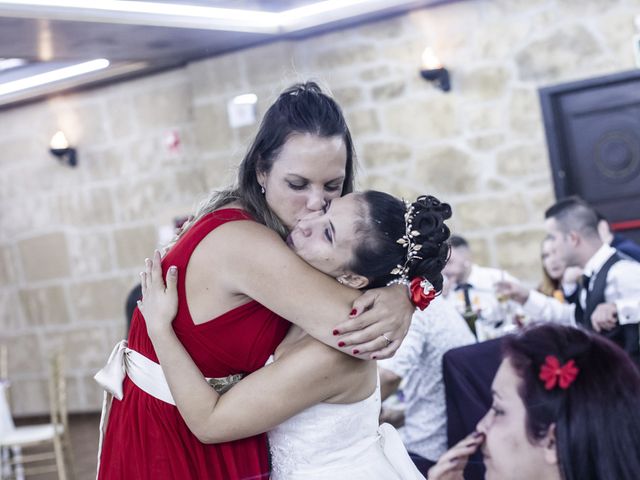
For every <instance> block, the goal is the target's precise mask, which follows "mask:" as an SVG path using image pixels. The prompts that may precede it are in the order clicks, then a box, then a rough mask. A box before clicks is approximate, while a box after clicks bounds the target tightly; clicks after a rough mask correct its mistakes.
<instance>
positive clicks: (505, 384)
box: [428, 324, 640, 480]
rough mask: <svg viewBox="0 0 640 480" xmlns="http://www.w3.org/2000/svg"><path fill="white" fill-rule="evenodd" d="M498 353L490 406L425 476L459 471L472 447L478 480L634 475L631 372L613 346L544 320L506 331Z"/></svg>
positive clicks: (590, 479)
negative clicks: (478, 457)
mask: <svg viewBox="0 0 640 480" xmlns="http://www.w3.org/2000/svg"><path fill="white" fill-rule="evenodd" d="M503 352H504V357H503V360H502V363H501V365H500V368H499V370H498V373H497V374H496V376H495V379H494V380H493V385H492V390H493V405H492V406H491V409H490V410H489V411H488V412H487V414H486V415H485V417H484V418H483V419H482V420H481V421H480V422H479V423H478V425H477V428H476V431H475V432H473V433H472V434H470V435H469V436H468V437H467V438H465V439H463V440H462V441H460V442H459V443H458V444H457V445H455V446H454V447H452V448H451V449H450V450H449V451H448V452H447V453H446V454H444V455H443V456H442V457H441V458H440V459H439V460H438V463H437V464H436V465H435V466H434V467H433V468H432V469H431V470H430V471H429V477H428V478H429V480H463V473H462V472H463V471H464V468H465V466H466V464H467V461H468V459H469V456H470V455H471V454H472V453H473V452H475V451H476V450H478V449H480V450H481V451H482V453H483V455H484V463H485V465H486V467H487V475H486V478H487V480H496V479H500V480H539V479H545V480H609V479H615V480H635V479H637V478H638V472H640V456H638V454H637V452H638V451H640V415H638V414H637V412H639V411H640V373H639V372H638V370H637V369H636V368H634V366H633V364H632V363H631V361H630V360H629V357H628V356H627V355H625V353H624V352H623V351H622V350H621V349H620V348H619V347H618V346H616V345H615V344H613V343H612V342H610V341H608V340H607V339H605V338H603V337H601V336H599V335H595V334H593V333H590V332H587V331H585V330H580V329H576V328H572V327H566V326H560V325H552V324H547V325H541V326H534V327H532V328H529V329H527V330H525V331H524V332H523V333H521V334H519V335H517V336H513V337H506V338H505V341H504V349H503Z"/></svg>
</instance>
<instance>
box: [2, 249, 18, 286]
mask: <svg viewBox="0 0 640 480" xmlns="http://www.w3.org/2000/svg"><path fill="white" fill-rule="evenodd" d="M17 282H18V272H17V265H16V259H15V253H14V250H13V249H12V248H11V247H10V246H8V245H3V246H0V287H6V286H8V285H11V284H14V283H17Z"/></svg>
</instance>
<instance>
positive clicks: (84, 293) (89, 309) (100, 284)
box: [70, 252, 153, 322]
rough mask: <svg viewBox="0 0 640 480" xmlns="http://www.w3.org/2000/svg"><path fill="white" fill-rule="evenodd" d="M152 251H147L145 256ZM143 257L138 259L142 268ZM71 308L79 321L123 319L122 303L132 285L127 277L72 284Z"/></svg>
mask: <svg viewBox="0 0 640 480" xmlns="http://www.w3.org/2000/svg"><path fill="white" fill-rule="evenodd" d="M151 253H153V252H149V253H148V254H147V256H149V255H151ZM143 261H144V257H143V258H141V259H140V261H139V267H140V270H142V269H143V268H144V263H143ZM70 288H71V291H73V296H72V298H71V300H70V303H71V308H72V309H73V311H74V313H75V315H74V318H76V319H78V320H79V321H81V322H83V321H97V320H110V319H114V318H122V319H123V321H124V320H125V315H124V305H125V300H126V298H127V295H128V294H129V291H130V290H131V288H133V285H132V284H131V282H130V281H129V279H128V278H122V277H120V278H109V279H104V280H96V281H86V282H83V283H77V284H75V285H72V286H71V287H70Z"/></svg>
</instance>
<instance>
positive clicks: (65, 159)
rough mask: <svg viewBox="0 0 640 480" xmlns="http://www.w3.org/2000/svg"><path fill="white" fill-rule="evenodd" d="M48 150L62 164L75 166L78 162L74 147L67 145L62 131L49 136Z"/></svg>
mask: <svg viewBox="0 0 640 480" xmlns="http://www.w3.org/2000/svg"><path fill="white" fill-rule="evenodd" d="M49 151H50V152H51V153H52V154H53V155H55V156H56V157H57V158H58V160H59V161H60V163H62V164H63V165H69V166H70V167H75V166H76V165H77V164H78V157H77V155H76V149H75V148H72V147H70V146H69V142H68V141H67V137H65V136H64V133H63V132H57V133H56V134H55V135H54V136H53V137H51V143H50V144H49Z"/></svg>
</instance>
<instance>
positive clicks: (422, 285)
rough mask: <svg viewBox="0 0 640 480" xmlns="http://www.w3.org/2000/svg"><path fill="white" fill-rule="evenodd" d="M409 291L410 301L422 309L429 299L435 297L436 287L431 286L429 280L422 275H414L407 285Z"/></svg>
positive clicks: (427, 304)
mask: <svg viewBox="0 0 640 480" xmlns="http://www.w3.org/2000/svg"><path fill="white" fill-rule="evenodd" d="M409 290H410V291H411V303H413V304H414V305H415V306H416V307H418V308H419V309H420V310H424V309H425V308H427V307H428V306H429V304H430V303H431V300H433V299H434V298H436V289H435V288H433V285H431V282H429V280H427V279H426V278H423V277H415V278H414V279H413V280H411V284H410V285H409Z"/></svg>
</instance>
